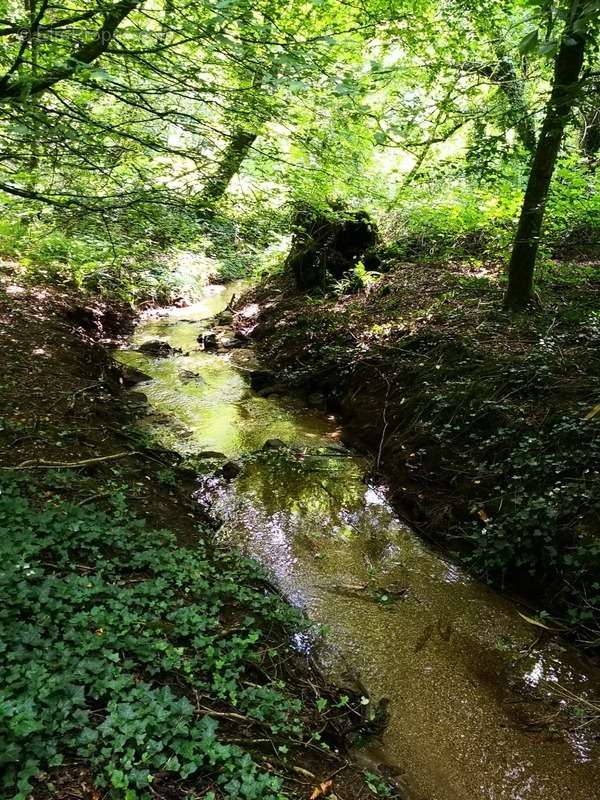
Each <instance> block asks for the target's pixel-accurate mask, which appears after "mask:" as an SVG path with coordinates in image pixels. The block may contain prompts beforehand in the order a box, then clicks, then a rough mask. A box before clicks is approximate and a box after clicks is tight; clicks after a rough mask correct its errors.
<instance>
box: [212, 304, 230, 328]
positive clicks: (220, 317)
mask: <svg viewBox="0 0 600 800" xmlns="http://www.w3.org/2000/svg"><path fill="white" fill-rule="evenodd" d="M215 320H216V321H217V323H218V324H219V325H231V324H232V323H233V311H229V309H227V308H226V309H225V310H224V311H221V313H220V314H217V316H216V317H215Z"/></svg>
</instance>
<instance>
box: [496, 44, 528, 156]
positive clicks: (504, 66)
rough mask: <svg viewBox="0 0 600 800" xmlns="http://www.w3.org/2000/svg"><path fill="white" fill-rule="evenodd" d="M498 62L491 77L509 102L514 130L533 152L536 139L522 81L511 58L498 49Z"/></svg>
mask: <svg viewBox="0 0 600 800" xmlns="http://www.w3.org/2000/svg"><path fill="white" fill-rule="evenodd" d="M497 55H498V64H497V66H496V68H495V69H494V72H493V77H494V78H495V79H496V80H497V81H498V82H499V84H500V89H501V91H502V92H504V95H505V97H506V99H507V100H508V102H509V105H510V108H511V111H512V114H513V119H514V125H515V130H516V131H517V134H518V135H519V138H520V140H521V142H522V143H523V146H524V147H525V149H526V150H527V152H528V153H531V155H533V154H534V153H535V147H536V139H535V126H534V124H533V117H532V115H531V112H530V111H529V109H528V108H527V101H526V99H525V88H524V85H523V81H522V80H521V78H519V76H518V75H517V71H516V69H515V65H514V64H513V62H512V59H511V58H509V56H507V55H506V54H505V53H503V52H501V51H498V53H497Z"/></svg>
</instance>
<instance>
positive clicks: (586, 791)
mask: <svg viewBox="0 0 600 800" xmlns="http://www.w3.org/2000/svg"><path fill="white" fill-rule="evenodd" d="M234 292H237V293H239V287H237V286H235V285H232V286H229V287H227V288H223V287H208V288H207V290H206V293H205V296H204V298H203V299H202V301H201V302H199V303H198V304H196V305H194V306H192V307H188V308H184V309H172V310H170V311H169V312H167V313H166V314H165V315H163V316H160V317H158V318H157V317H149V318H147V319H145V320H143V321H142V322H141V324H140V325H139V326H138V328H137V330H136V332H135V335H134V337H133V339H132V341H131V343H130V348H129V349H127V350H124V351H120V352H119V354H118V357H119V358H120V359H121V360H122V361H124V362H126V363H127V364H130V365H134V366H136V367H138V368H139V369H142V370H143V371H144V372H146V373H147V374H149V375H151V376H152V380H151V381H149V382H145V383H143V384H142V385H141V386H140V389H141V390H142V391H143V392H144V393H145V394H146V395H147V397H148V400H149V403H150V406H151V408H152V410H153V411H152V413H151V414H150V415H149V416H148V417H147V418H146V420H145V421H144V424H145V425H146V426H148V428H149V429H151V430H152V431H153V433H155V434H156V435H158V437H159V438H160V440H161V441H162V442H163V443H164V444H165V445H167V446H169V447H171V448H173V449H176V450H178V451H179V452H182V453H184V454H187V455H194V454H198V453H202V452H205V451H217V452H220V453H223V454H224V455H225V456H226V457H227V458H228V459H232V458H233V459H238V460H239V461H240V463H241V464H242V465H243V470H242V472H241V474H240V475H239V476H238V477H237V478H236V479H235V480H233V481H230V482H226V481H224V480H222V479H217V478H207V479H205V480H204V481H203V482H202V483H201V490H200V495H201V498H202V499H203V500H204V501H205V502H209V503H210V504H211V505H212V508H213V514H215V515H217V516H219V517H220V518H221V519H222V520H223V522H224V524H223V526H222V528H221V530H220V532H219V536H221V537H222V538H223V540H224V541H226V542H231V543H232V544H235V545H236V546H241V547H242V548H243V549H244V550H245V551H246V552H247V553H248V554H250V555H252V556H254V557H255V558H257V559H258V560H259V561H261V562H262V563H263V564H264V565H265V566H266V567H267V569H269V570H270V572H271V573H272V575H273V576H274V577H275V579H276V581H277V582H278V584H279V586H280V587H281V589H282V590H283V592H284V593H285V594H286V595H287V596H288V597H289V599H290V600H291V602H293V603H295V604H296V605H298V606H299V607H301V608H303V609H304V610H305V611H306V613H307V614H308V615H309V616H310V617H311V618H312V619H314V620H315V621H316V622H318V623H323V624H325V625H327V627H328V629H329V633H328V636H327V646H326V648H323V649H321V651H320V654H319V658H320V660H321V662H322V664H323V667H324V669H325V670H326V672H329V674H330V675H331V676H339V675H340V674H341V673H342V672H343V671H344V669H350V670H356V672H357V673H358V674H360V678H361V680H362V682H363V683H364V684H365V685H366V686H367V688H368V690H369V692H370V693H371V695H372V697H373V698H374V699H378V698H380V697H383V696H385V697H388V698H389V714H390V720H389V724H388V727H387V729H386V731H385V733H384V735H383V737H382V738H381V739H380V740H379V741H378V742H375V743H374V744H372V745H371V746H370V747H369V748H368V749H367V750H366V751H365V752H363V753H359V754H358V758H359V759H362V760H363V761H364V763H365V765H373V764H376V763H378V762H380V763H383V764H386V765H387V766H389V767H392V768H394V769H395V770H397V772H398V774H399V775H400V776H401V777H400V785H401V787H402V789H401V790H402V793H403V795H404V796H405V797H406V798H411V800H565V799H566V798H569V800H598V799H599V798H600V744H599V743H598V741H597V739H595V738H594V735H593V733H592V731H591V730H590V726H588V725H581V724H580V723H577V722H573V724H572V725H569V726H568V728H569V730H564V729H562V728H561V726H558V725H557V726H556V727H557V731H556V732H552V716H553V715H554V714H555V713H556V711H557V710H558V709H559V707H560V706H559V705H558V704H557V699H556V698H557V692H560V691H561V690H562V689H567V690H568V691H570V692H573V693H575V694H577V695H580V696H584V697H594V696H595V697H598V695H599V694H600V673H599V671H598V670H597V669H595V668H594V667H592V666H590V665H589V664H587V663H586V662H584V661H583V660H581V659H580V658H578V656H577V655H576V654H574V653H572V652H571V651H570V650H569V649H567V648H565V647H564V646H561V645H560V644H559V643H557V642H556V641H553V640H552V639H548V638H545V637H541V636H540V633H542V631H541V630H540V629H539V628H536V627H533V626H532V625H530V624H529V623H527V622H526V621H525V620H524V619H523V618H522V617H521V616H520V615H519V613H518V610H517V608H516V607H515V606H514V604H512V603H511V602H510V601H509V600H507V599H505V598H503V597H501V596H499V595H498V594H496V593H494V592H492V591H491V590H490V589H488V588H487V587H485V586H483V585H482V584H480V583H479V582H478V581H476V580H474V579H473V578H471V577H470V576H469V575H467V574H466V573H465V572H463V571H462V570H461V568H460V567H457V566H456V565H455V564H453V563H452V562H451V561H450V560H448V559H446V558H444V557H443V556H441V555H440V554H439V553H437V552H434V551H433V550H431V549H429V548H428V547H427V546H426V545H425V544H424V543H423V542H422V541H421V540H420V539H419V538H418V537H417V536H416V535H415V534H414V533H412V532H411V531H410V530H409V529H408V528H407V527H406V526H405V525H404V524H403V523H402V522H401V521H400V520H399V519H398V518H397V517H396V516H395V515H394V513H393V510H392V509H391V508H390V507H389V505H388V503H387V502H386V498H385V491H384V489H382V488H379V487H374V486H369V485H367V484H366V483H365V482H364V480H363V475H364V473H365V471H366V462H364V461H363V460H362V459H361V458H359V457H356V456H354V455H352V454H350V453H348V452H347V451H344V450H343V448H340V447H339V445H337V444H336V442H337V440H338V439H339V438H340V430H339V428H338V426H337V424H336V422H335V420H334V419H333V418H331V417H327V416H326V415H324V414H321V413H319V412H316V411H311V410H308V409H306V408H304V407H303V406H302V404H301V403H300V402H299V401H295V400H292V399H284V398H275V397H269V398H261V397H258V396H257V395H256V394H254V393H253V392H252V391H251V390H250V389H249V387H248V383H247V381H246V379H245V377H244V370H245V369H247V368H249V367H250V366H252V354H251V353H250V352H249V351H247V350H231V351H228V352H227V353H225V354H219V355H216V354H213V353H207V352H203V351H202V350H200V349H199V348H200V346H199V345H198V344H197V342H196V337H197V336H198V333H199V332H200V331H201V330H202V329H203V328H208V327H209V326H210V322H209V318H210V317H211V316H213V315H214V314H215V313H218V312H219V311H220V310H221V309H223V308H224V307H225V306H226V304H227V302H228V301H229V300H230V298H231V295H232V294H233V293H234ZM153 339H163V340H165V341H168V342H169V343H170V344H171V345H172V346H173V347H176V348H181V350H182V351H183V354H182V355H176V356H173V357H170V358H167V359H153V358H149V357H147V356H145V355H143V354H141V353H138V352H136V351H135V348H136V347H138V346H139V345H140V344H142V343H143V342H144V341H149V340H153ZM190 373H196V374H197V375H198V377H197V378H190ZM269 438H279V439H282V440H283V441H285V442H286V443H289V444H290V445H292V446H293V447H294V448H296V450H295V451H272V452H269V453H267V454H265V453H258V452H257V451H259V450H260V448H261V447H262V445H263V443H264V442H265V440H267V439H269ZM402 590H405V591H402ZM547 697H552V698H555V700H554V704H548V703H547V702H545V701H544V700H543V699H542V700H540V698H547Z"/></svg>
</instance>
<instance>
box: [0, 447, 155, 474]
mask: <svg viewBox="0 0 600 800" xmlns="http://www.w3.org/2000/svg"><path fill="white" fill-rule="evenodd" d="M136 455H140V453H138V451H137V450H127V451H125V452H124V453H113V454H112V455H110V456H98V457H97V458H85V459H84V460H83V461H43V460H38V459H29V460H28V461H22V462H21V463H20V464H16V465H15V466H14V467H0V469H4V470H7V469H8V470H14V469H38V468H39V469H77V468H78V467H88V466H90V465H91V464H100V463H101V462H102V461H113V460H115V459H117V458H126V457H127V456H136Z"/></svg>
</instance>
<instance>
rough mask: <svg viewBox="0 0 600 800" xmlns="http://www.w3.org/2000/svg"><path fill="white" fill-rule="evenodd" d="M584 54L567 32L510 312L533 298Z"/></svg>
mask: <svg viewBox="0 0 600 800" xmlns="http://www.w3.org/2000/svg"><path fill="white" fill-rule="evenodd" d="M575 2H576V0H575ZM584 52H585V37H584V36H583V35H581V34H579V33H574V32H573V31H572V29H570V30H567V31H565V33H564V35H563V38H562V40H561V44H560V48H559V51H558V54H557V56H556V60H555V64H554V82H553V85H552V92H551V94H550V100H549V101H548V106H547V109H546V118H545V119H544V124H543V125H542V130H541V133H540V137H539V140H538V144H537V147H536V151H535V156H534V158H533V164H532V166H531V171H530V173H529V181H528V183H527V189H526V191H525V198H524V200H523V205H522V207H521V216H520V219H519V224H518V227H517V234H516V237H515V241H514V245H513V251H512V255H511V259H510V264H509V267H508V288H507V291H506V295H505V298H504V305H505V307H506V308H509V309H511V310H515V311H516V310H522V309H523V308H525V306H526V305H527V303H528V302H529V300H530V299H531V296H532V292H533V274H534V268H535V260H536V256H537V251H538V246H539V241H540V232H541V229H542V221H543V218H544V209H545V205H546V199H547V197H548V190H549V188H550V181H551V180H552V174H553V172H554V167H555V164H556V158H557V156H558V152H559V150H560V145H561V141H562V137H563V133H564V130H565V125H566V123H567V120H568V118H569V114H570V112H571V110H572V108H573V104H574V100H575V93H576V91H577V88H578V86H579V76H580V73H581V68H582V65H583V57H584Z"/></svg>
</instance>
